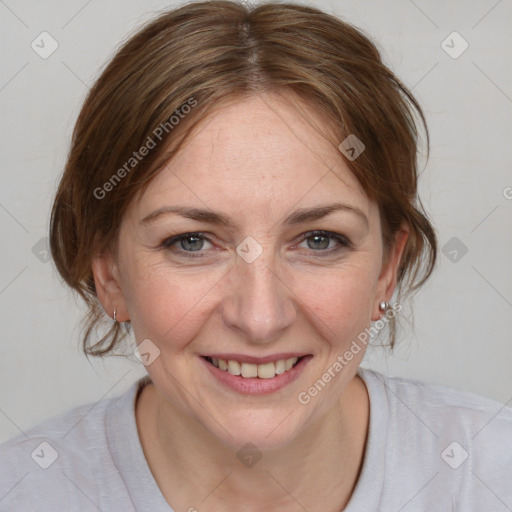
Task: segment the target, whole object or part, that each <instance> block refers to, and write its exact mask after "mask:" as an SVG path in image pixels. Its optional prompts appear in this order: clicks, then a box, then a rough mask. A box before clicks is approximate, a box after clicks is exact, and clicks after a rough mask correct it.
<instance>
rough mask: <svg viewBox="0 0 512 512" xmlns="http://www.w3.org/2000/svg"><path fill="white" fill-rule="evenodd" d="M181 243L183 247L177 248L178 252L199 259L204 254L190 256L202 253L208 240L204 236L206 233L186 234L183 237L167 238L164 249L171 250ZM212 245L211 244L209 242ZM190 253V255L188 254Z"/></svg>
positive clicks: (163, 245) (163, 244)
mask: <svg viewBox="0 0 512 512" xmlns="http://www.w3.org/2000/svg"><path fill="white" fill-rule="evenodd" d="M178 242H179V243H180V245H181V247H179V248H175V251H176V252H182V253H184V254H185V255H186V256H187V257H191V258H197V257H201V256H202V254H197V255H195V254H190V253H191V252H192V253H193V252H197V253H202V252H204V251H201V249H202V248H203V244H204V242H208V239H207V238H206V237H205V236H204V233H184V234H182V235H176V236H172V237H171V238H167V239H166V240H164V242H163V243H162V247H164V248H166V249H170V248H171V247H173V246H174V245H176V244H177V243H178ZM208 243H211V242H208ZM187 253H188V254H187Z"/></svg>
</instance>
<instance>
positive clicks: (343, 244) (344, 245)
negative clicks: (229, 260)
mask: <svg viewBox="0 0 512 512" xmlns="http://www.w3.org/2000/svg"><path fill="white" fill-rule="evenodd" d="M313 236H324V237H328V238H331V239H334V240H336V241H337V242H338V243H339V245H338V247H336V248H334V249H322V250H319V251H315V250H313V249H311V251H313V252H314V253H318V256H320V257H321V258H322V257H325V256H329V255H332V254H334V253H338V252H339V251H340V250H342V249H350V248H352V243H351V242H350V240H349V239H348V238H346V237H345V236H342V235H339V234H337V233H332V232H331V231H323V230H315V231H308V232H307V233H304V234H302V235H301V240H300V241H299V243H302V242H304V240H307V239H308V238H311V237H313ZM187 238H199V239H201V240H206V241H208V242H210V240H209V239H208V237H207V236H205V234H204V233H200V232H192V233H183V234H181V235H176V236H172V237H170V238H167V239H165V240H164V241H163V242H162V244H161V247H162V248H164V249H170V248H171V247H172V246H173V245H174V244H176V243H178V242H181V241H182V240H186V239H187ZM210 243H212V242H210ZM178 252H180V253H182V254H183V256H185V257H186V258H203V257H204V255H202V254H201V253H204V251H185V250H184V249H180V250H178ZM195 252H197V253H199V254H201V255H199V254H198V255H195V254H194V253H195Z"/></svg>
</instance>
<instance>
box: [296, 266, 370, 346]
mask: <svg viewBox="0 0 512 512" xmlns="http://www.w3.org/2000/svg"><path fill="white" fill-rule="evenodd" d="M375 282H376V269H375V268H373V266H372V264H371V262H368V261H366V262H363V259H360V260H358V261H357V262H356V261H355V260H354V261H353V262H352V263H350V264H348V263H347V265H344V266H341V267H340V268H338V269H337V270H336V271H329V272H327V273H325V274H316V275H315V274H310V273H309V274H308V273H304V274H301V275H299V276H298V277H297V278H296V280H295V285H294V288H293V290H294V292H295V293H296V295H297V297H298V300H300V301H301V302H302V303H303V304H304V306H305V307H306V308H305V309H306V314H307V310H309V311H310V313H309V316H310V318H311V319H312V322H314V323H315V324H316V326H317V330H318V331H319V332H321V333H322V336H323V337H324V338H325V339H326V340H328V341H329V342H330V344H331V345H333V346H336V347H341V346H344V345H346V344H347V343H348V344H349V343H350V341H351V340H352V339H355V338H356V336H357V334H359V333H360V332H361V331H363V330H364V329H365V328H366V327H367V326H368V325H369V324H370V322H371V307H372V301H373V299H374V291H375Z"/></svg>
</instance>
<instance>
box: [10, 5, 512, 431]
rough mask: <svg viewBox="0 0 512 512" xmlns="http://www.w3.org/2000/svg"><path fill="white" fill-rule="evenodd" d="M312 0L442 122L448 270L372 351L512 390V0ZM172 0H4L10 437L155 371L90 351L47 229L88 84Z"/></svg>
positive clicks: (423, 371)
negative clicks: (392, 347)
mask: <svg viewBox="0 0 512 512" xmlns="http://www.w3.org/2000/svg"><path fill="white" fill-rule="evenodd" d="M309 4H310V5H315V6H318V7H320V8H323V9H324V10H326V11H328V12H330V13H334V14H337V15H339V16H341V17H343V18H345V19H346V20H349V21H351V22H353V23H354V24H355V25H357V26H359V27H360V28H362V29H363V30H365V31H366V32H367V33H368V34H370V35H371V36H372V38H373V39H374V40H375V41H376V42H377V43H378V45H379V47H380V48H381V51H382V54H383V57H384V59H385V62H386V63H387V64H388V65H389V66H390V67H391V68H392V69H393V70H394V71H395V72H396V73H397V74H398V76H399V77H400V78H401V79H402V80H403V82H404V83H405V84H406V85H407V86H409V87H410V88H412V90H413V93H414V94H415V95H416V97H417V98H418V99H419V101H420V103H421V105H422V106H423V108H424V110H425V112H426V114H427V120H428V124H429V128H430V132H431V141H432V147H431V157H430V160H429V162H428V164H427V165H426V167H425V166H423V167H422V169H424V170H423V172H422V174H421V179H420V195H421V197H422V200H423V203H424V205H425V208H426V210H427V212H428V214H429V215H430V218H431V219H432V222H433V224H434V226H435V228H436V230H437V234H438V237H439V244H440V247H439V261H438V266H437V270H436V272H435V274H434V275H433V276H432V278H431V280H430V281H429V282H428V284H427V285H426V286H425V287H424V288H423V289H422V290H421V291H420V293H419V294H418V295H417V296H416V298H415V300H414V302H413V303H411V304H410V305H408V306H407V307H406V310H405V311H404V313H403V314H404V315H406V318H408V317H410V316H411V313H412V311H414V322H415V328H414V330H412V329H411V328H410V327H408V326H407V323H404V324H403V328H402V330H401V331H400V336H399V342H398V346H397V350H396V352H395V353H394V354H393V355H391V356H388V355H387V352H386V351H385V350H383V349H373V350H372V349H371V350H370V351H369V352H368V353H367V356H366V358H365V361H364V363H363V366H366V367H370V368H374V369H377V370H379V371H382V372H383V373H385V374H388V375H393V376H395V375H397V376H403V377H413V378H418V379H421V380H424V381H426V382H431V383H437V384H443V385H447V386H451V387H455V388H458V389H465V390H468V391H472V392H475V393H478V394H481V395H484V396H487V397H491V398H494V399H496V400H499V401H500V402H502V403H506V402H509V401H510V400H511V399H512V371H511V368H512V364H511V363H512V340H511V337H512V336H511V332H512V265H511V262H512V172H511V167H510V164H511V150H510V147H511V141H512V137H511V136H512V129H511V128H512V126H511V124H512V123H511V118H512V116H511V106H512V83H511V63H512V58H511V53H512V51H511V50H512V30H511V28H512V27H511V20H512V2H511V1H510V0H501V1H496V0H473V1H468V0H460V1H451V2H450V1H445V0H429V1H426V0H415V1H414V2H413V1H412V0H396V1H395V0H392V1H391V0H387V1H382V0H317V1H311V2H309ZM173 5H177V4H175V3H173V2H164V1H157V0H152V1H150V0H146V1H140V0H138V1H136V0H106V1H101V2H100V1H98V0H90V1H85V0H68V1H64V0H60V1H58V0H53V1H51V0H47V1H45V2H39V1H35V0H5V1H2V2H0V20H1V25H0V30H1V31H0V33H1V38H2V44H1V46H0V51H1V59H0V62H1V77H0V109H1V111H0V118H1V120H2V128H1V130H2V131H1V144H2V153H1V155H2V159H1V178H2V186H1V188H0V226H1V234H2V244H1V247H2V251H1V256H0V258H1V265H0V311H1V320H2V324H1V325H2V341H1V348H2V350H1V354H2V357H1V358H0V441H3V440H6V439H8V438H10V437H12V436H14V435H16V434H18V433H19V432H20V431H25V430H27V429H28V428H30V427H31V426H33V425H35V424H37V423H39V422H41V421H43V420H45V419H47V418H50V417H52V416H54V415H56V414H58V413H61V412H64V411H66V410H68V409H69V408H71V407H72V406H75V405H78V404H81V403H85V402H90V403H91V404H92V405H91V406H93V405H94V404H95V403H98V402H99V401H100V400H102V399H105V398H109V397H112V396H115V395H117V394H119V393H121V392H123V391H124V390H126V389H127V388H128V387H129V386H130V384H131V383H132V382H133V381H134V380H135V379H137V378H139V377H140V376H142V375H143V374H144V373H145V370H144V367H143V366H142V365H141V364H140V363H137V362H132V361H127V360H123V359H119V358H111V359H107V360H103V361H101V360H92V361H91V362H89V361H88V360H87V359H86V358H85V356H84V355H83V354H82V353H81V351H80V346H79V341H80V324H79V322H80V318H81V316H82V314H83V312H84V309H83V306H82V305H81V304H80V302H79V301H78V300H75V298H74V297H73V295H72V294H71V293H70V292H68V291H67V290H66V288H65V287H64V285H63V284H61V282H60V281H59V279H58V277H57V274H56V271H55V270H54V267H53V266H52V262H51V261H48V253H47V250H46V249H47V247H46V244H47V241H46V236H47V229H48V218H49V211H50V207H51V202H52V198H53V194H54V192H55V190H56V186H57V183H58V179H59V176H60V174H61V172H62V169H63V164H64V162H65V157H66V154H67V151H68V147H69V141H70V135H71V131H72V128H73V125H74V122H75V120H76V116H77V114H78V112H79V109H80V106H81V104H82V102H83V100H84V98H85V94H86V93H87V91H88V88H89V87H90V86H91V85H92V84H93V82H94V80H95V79H96V78H97V76H98V74H99V71H100V69H102V68H103V66H104V65H105V63H106V62H107V60H108V59H109V58H110V57H111V56H112V55H113V52H114V51H115V49H116V48H117V47H118V45H119V44H120V42H121V41H122V40H123V39H125V38H126V37H127V36H128V35H129V34H130V33H133V31H134V30H135V28H136V27H138V26H140V24H141V23H143V22H145V21H147V20H148V19H150V18H151V17H152V16H153V15H154V14H155V13H157V12H158V11H160V10H162V9H165V8H167V7H172V6H173ZM42 32H48V34H50V36H51V37H52V38H53V39H54V40H55V41H56V44H58V48H57V49H56V50H55V51H54V52H53V53H52V54H51V55H50V56H48V57H47V58H42V57H41V56H40V54H39V53H37V52H36V51H35V50H34V49H33V47H32V46H31V45H32V42H33V41H36V43H37V41H40V37H41V36H40V34H41V33H42ZM453 32H457V34H453ZM44 37H46V38H48V36H44ZM46 41H47V44H46V46H45V47H46V49H47V50H49V49H51V46H50V43H51V40H50V39H46ZM443 41H444V42H443ZM53 44H55V43H53ZM466 45H467V48H466V49H465V51H463V53H461V54H460V55H458V54H459V53H460V52H461V51H462V50H464V48H465V47H466ZM40 51H41V50H40Z"/></svg>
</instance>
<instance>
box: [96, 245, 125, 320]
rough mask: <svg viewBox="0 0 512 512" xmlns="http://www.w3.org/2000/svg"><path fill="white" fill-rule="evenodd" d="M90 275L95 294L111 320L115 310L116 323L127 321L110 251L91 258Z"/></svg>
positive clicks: (115, 268) (115, 266) (123, 300)
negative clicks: (91, 275) (92, 277)
mask: <svg viewBox="0 0 512 512" xmlns="http://www.w3.org/2000/svg"><path fill="white" fill-rule="evenodd" d="M92 273H93V276H94V284H95V286H96V293H97V295H98V299H99V301H100V302H101V305H102V306H103V309H104V310H105V311H106V312H107V314H108V315H109V316H110V317H112V318H113V317H114V309H115V310H116V320H117V321H118V322H126V321H128V320H129V319H130V318H129V315H128V311H127V309H126V301H125V299H124V295H123V291H122V289H121V284H120V279H119V269H118V266H117V264H116V262H115V261H114V258H113V256H112V254H111V252H110V251H106V252H105V253H103V254H101V255H99V256H95V257H94V258H93V260H92Z"/></svg>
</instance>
